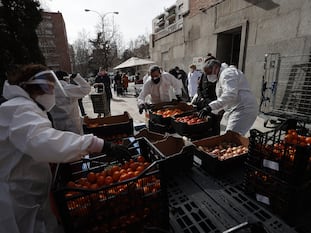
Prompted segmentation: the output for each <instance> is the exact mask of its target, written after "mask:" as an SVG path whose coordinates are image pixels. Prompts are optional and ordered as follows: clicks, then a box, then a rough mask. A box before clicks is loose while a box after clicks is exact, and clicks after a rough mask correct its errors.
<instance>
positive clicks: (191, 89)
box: [188, 70, 202, 98]
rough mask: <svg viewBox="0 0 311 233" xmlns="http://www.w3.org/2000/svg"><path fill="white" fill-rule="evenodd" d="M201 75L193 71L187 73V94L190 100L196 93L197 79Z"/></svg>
mask: <svg viewBox="0 0 311 233" xmlns="http://www.w3.org/2000/svg"><path fill="white" fill-rule="evenodd" d="M201 76H202V73H201V72H200V71H199V70H194V71H193V72H189V73H188V93H189V96H190V98H193V97H194V96H195V95H196V94H197V91H198V84H199V79H200V77H201Z"/></svg>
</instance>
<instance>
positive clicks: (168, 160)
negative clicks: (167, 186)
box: [152, 136, 194, 174]
mask: <svg viewBox="0 0 311 233" xmlns="http://www.w3.org/2000/svg"><path fill="white" fill-rule="evenodd" d="M152 147H153V151H154V153H156V154H159V155H160V156H161V158H162V159H163V160H161V162H160V168H161V169H162V170H163V171H164V173H165V174H174V173H176V172H178V171H180V170H187V169H191V168H192V166H193V155H194V145H193V144H192V143H190V142H188V141H185V140H183V139H182V138H179V137H178V138H177V137H173V136H168V137H167V138H165V139H164V140H162V141H158V142H156V143H153V144H152Z"/></svg>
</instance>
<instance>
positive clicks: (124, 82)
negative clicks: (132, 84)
mask: <svg viewBox="0 0 311 233" xmlns="http://www.w3.org/2000/svg"><path fill="white" fill-rule="evenodd" d="M122 85H123V91H124V92H126V93H127V88H128V86H129V77H128V76H127V75H126V73H123V74H122Z"/></svg>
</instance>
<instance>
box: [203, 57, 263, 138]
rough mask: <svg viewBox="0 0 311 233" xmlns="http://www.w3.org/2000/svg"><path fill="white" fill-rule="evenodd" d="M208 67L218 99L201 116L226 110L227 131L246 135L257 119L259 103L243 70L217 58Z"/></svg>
mask: <svg viewBox="0 0 311 233" xmlns="http://www.w3.org/2000/svg"><path fill="white" fill-rule="evenodd" d="M206 68H208V69H210V70H211V74H209V75H208V79H209V81H210V82H216V95H217V99H216V100H214V101H212V102H210V103H209V104H208V105H206V106H205V107H204V108H203V109H202V110H201V111H200V114H199V115H200V117H205V116H207V115H208V114H210V113H211V112H212V111H219V110H224V111H225V116H226V118H228V124H227V127H226V131H228V130H231V131H234V132H237V133H240V134H242V135H245V134H246V133H247V131H248V130H249V129H250V128H251V127H252V125H253V124H254V122H255V120H256V117H257V114H258V104H257V100H256V98H255V96H254V95H253V93H252V92H251V90H250V87H249V84H248V82H247V79H246V78H245V76H244V74H243V72H242V71H240V70H238V69H237V68H236V67H235V66H232V65H231V66H228V65H227V64H225V63H223V64H221V63H220V61H218V60H215V59H212V60H209V61H208V62H207V64H206Z"/></svg>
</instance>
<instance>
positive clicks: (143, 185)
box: [53, 143, 169, 233]
mask: <svg viewBox="0 0 311 233" xmlns="http://www.w3.org/2000/svg"><path fill="white" fill-rule="evenodd" d="M141 145H145V146H146V144H143V143H142V144H141ZM138 149H139V150H142V151H143V153H141V154H145V153H144V152H146V151H148V148H147V147H144V146H142V147H139V148H131V149H130V150H131V151H132V153H133V154H134V151H135V152H142V151H138ZM144 157H145V159H146V161H149V162H152V161H153V156H152V155H150V156H149V155H147V156H146V154H145V155H144ZM113 165H120V164H119V163H118V162H117V161H113V162H107V160H106V158H105V156H103V155H101V156H97V157H94V158H91V159H88V160H81V161H77V162H74V163H70V164H66V165H63V166H60V167H59V169H58V171H57V174H56V178H55V181H54V184H53V195H54V199H55V203H56V206H57V209H58V212H59V215H60V219H61V222H62V224H63V226H64V229H65V232H66V233H73V232H75V233H80V232H81V233H85V232H92V233H99V232H100V233H101V232H109V233H110V232H123V231H124V232H133V233H134V232H135V233H136V232H145V230H146V229H148V228H160V229H167V228H168V219H169V217H168V201H167V189H166V184H165V181H163V178H162V174H161V173H160V169H159V164H158V163H157V162H153V163H151V164H150V165H149V167H148V168H146V169H145V170H144V171H143V172H142V173H140V174H139V175H138V176H136V177H133V178H130V179H127V180H124V181H120V182H117V183H113V184H110V185H105V186H101V187H97V188H96V189H91V188H87V189H86V188H83V187H71V186H68V182H69V181H76V180H78V179H80V178H85V177H87V175H88V174H89V173H90V172H94V173H95V174H96V173H99V172H102V171H103V170H105V169H107V168H108V167H111V166H113Z"/></svg>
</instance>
